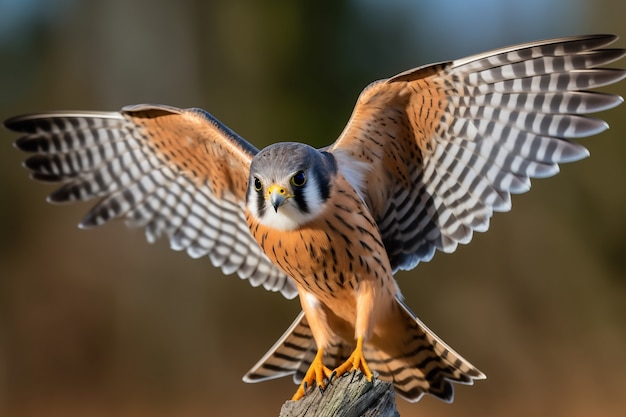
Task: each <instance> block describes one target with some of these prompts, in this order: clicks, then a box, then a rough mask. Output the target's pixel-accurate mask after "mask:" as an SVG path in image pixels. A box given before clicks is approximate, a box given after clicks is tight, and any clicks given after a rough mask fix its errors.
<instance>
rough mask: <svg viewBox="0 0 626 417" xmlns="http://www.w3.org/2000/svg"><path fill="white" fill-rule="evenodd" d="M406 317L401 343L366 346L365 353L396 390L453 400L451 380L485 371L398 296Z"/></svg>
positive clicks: (466, 380) (467, 379)
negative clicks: (382, 346) (430, 326)
mask: <svg viewBox="0 0 626 417" xmlns="http://www.w3.org/2000/svg"><path fill="white" fill-rule="evenodd" d="M397 302H398V305H399V307H400V309H401V313H402V316H403V318H404V320H405V334H404V337H402V338H401V340H402V341H403V343H400V344H396V345H395V346H396V348H395V349H394V348H385V349H381V348H376V347H375V346H373V345H368V346H366V350H365V357H366V359H367V362H368V364H369V366H370V369H371V370H372V371H375V372H376V373H378V376H379V378H380V379H383V380H388V381H393V384H394V387H395V389H396V392H397V393H398V394H399V395H401V396H402V397H403V398H405V399H406V400H408V401H411V402H416V401H419V399H420V398H421V397H422V396H423V395H424V394H430V395H433V396H435V397H437V398H439V399H441V400H443V401H446V402H452V400H453V398H454V390H453V387H452V383H453V382H455V383H461V384H472V383H473V381H474V380H477V379H484V378H485V375H484V374H483V373H482V372H481V371H479V370H478V369H477V368H476V367H474V366H473V365H472V364H470V363H469V362H468V361H467V360H465V359H464V358H463V357H461V356H460V355H459V354H458V353H456V352H455V351H454V350H452V348H450V347H449V346H448V345H446V343H444V342H443V341H442V340H441V339H440V338H439V337H437V336H436V335H435V334H434V333H433V332H431V331H430V330H429V329H428V327H426V326H425V325H424V324H423V323H422V322H421V321H420V320H419V319H418V318H417V317H416V316H415V314H414V313H413V312H412V311H411V310H410V309H409V308H408V307H407V306H406V304H404V302H403V301H402V300H400V299H397Z"/></svg>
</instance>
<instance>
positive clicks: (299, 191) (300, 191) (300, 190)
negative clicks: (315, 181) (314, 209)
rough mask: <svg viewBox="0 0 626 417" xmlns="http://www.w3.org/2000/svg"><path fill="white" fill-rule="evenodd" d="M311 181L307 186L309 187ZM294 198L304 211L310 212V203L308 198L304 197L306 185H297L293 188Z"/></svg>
mask: <svg viewBox="0 0 626 417" xmlns="http://www.w3.org/2000/svg"><path fill="white" fill-rule="evenodd" d="M310 184H311V183H309V184H306V185H305V187H309V186H310ZM293 199H294V200H295V201H296V204H297V205H298V208H299V209H300V211H302V212H303V213H308V212H309V205H308V204H307V202H306V198H305V197H304V187H296V188H295V189H294V190H293Z"/></svg>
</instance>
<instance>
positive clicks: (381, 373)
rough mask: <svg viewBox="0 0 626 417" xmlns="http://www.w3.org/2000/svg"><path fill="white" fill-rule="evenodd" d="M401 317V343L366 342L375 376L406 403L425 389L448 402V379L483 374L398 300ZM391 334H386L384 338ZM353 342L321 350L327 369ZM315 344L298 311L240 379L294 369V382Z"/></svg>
mask: <svg viewBox="0 0 626 417" xmlns="http://www.w3.org/2000/svg"><path fill="white" fill-rule="evenodd" d="M397 302H398V307H399V309H400V314H401V316H402V321H403V323H401V327H402V329H403V334H404V337H402V338H398V337H397V335H395V337H393V339H394V340H399V341H400V342H401V343H395V344H393V345H392V344H389V343H386V342H387V341H386V340H381V339H380V338H378V340H377V338H374V339H373V340H372V343H366V345H365V348H364V354H365V358H366V361H367V363H368V365H369V367H370V369H371V370H372V371H374V372H375V373H376V374H377V376H378V377H379V378H380V379H382V380H386V381H392V382H393V384H394V388H395V390H396V392H397V393H398V394H399V395H400V396H402V397H404V398H405V399H406V400H408V401H411V402H416V401H418V400H419V399H420V398H421V397H422V395H424V394H430V395H433V396H435V397H437V398H439V399H441V400H443V401H446V402H452V400H453V397H454V390H453V388H452V382H456V383H462V384H472V383H473V381H474V380H477V379H484V378H485V375H484V374H483V373H482V372H480V371H479V370H478V369H476V368H475V367H474V366H472V365H471V364H470V363H469V362H468V361H466V360H465V359H463V358H462V357H461V356H460V355H458V354H457V353H456V352H455V351H454V350H452V349H451V348H450V347H448V345H446V344H445V343H444V342H443V341H442V340H441V339H439V338H438V337H437V336H436V335H435V334H434V333H433V332H431V331H430V330H429V329H428V328H427V327H426V326H425V325H424V324H423V323H422V322H421V321H420V320H419V319H418V318H417V317H416V316H415V314H414V313H413V312H412V311H411V310H410V309H409V308H408V307H407V306H406V305H405V304H404V302H403V301H401V300H400V299H397ZM389 339H391V338H389ZM353 349H354V343H353V342H352V343H345V342H338V343H335V344H333V345H332V346H331V347H330V348H328V349H326V352H325V356H324V363H325V364H326V366H328V367H329V368H331V369H334V368H336V367H337V366H339V365H340V364H341V363H343V362H344V361H345V360H346V359H347V358H348V356H350V353H352V350H353ZM316 352H317V347H316V345H315V340H313V334H312V332H311V329H310V327H309V325H308V323H307V321H306V317H305V316H304V312H301V313H300V314H299V315H298V317H297V318H296V319H295V321H294V322H293V323H292V324H291V326H289V328H288V329H287V331H285V333H284V334H283V335H282V336H281V338H280V339H279V340H278V341H277V342H276V343H275V344H274V346H272V347H271V348H270V350H269V351H268V352H267V353H266V354H265V355H264V356H263V358H261V360H259V362H257V363H256V365H254V366H253V367H252V369H251V370H250V371H249V372H248V373H247V374H246V375H245V376H244V377H243V380H244V381H245V382H261V381H266V380H269V379H274V378H280V377H283V376H287V375H292V374H293V379H294V382H295V383H297V384H299V383H300V382H301V381H302V378H303V377H304V374H305V373H306V371H307V370H308V368H309V366H310V365H311V362H312V361H313V358H314V357H315V354H316Z"/></svg>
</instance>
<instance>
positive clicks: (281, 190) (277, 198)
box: [266, 184, 293, 212]
mask: <svg viewBox="0 0 626 417" xmlns="http://www.w3.org/2000/svg"><path fill="white" fill-rule="evenodd" d="M291 197H293V195H291V194H289V193H287V190H286V189H285V187H282V186H280V185H276V184H273V185H271V186H270V187H269V188H268V189H267V197H266V198H267V199H268V200H269V201H270V204H271V205H272V207H274V211H276V212H278V207H280V206H282V205H283V204H285V203H286V202H287V200H288V199H290V198H291Z"/></svg>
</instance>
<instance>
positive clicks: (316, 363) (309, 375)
mask: <svg viewBox="0 0 626 417" xmlns="http://www.w3.org/2000/svg"><path fill="white" fill-rule="evenodd" d="M323 357H324V351H323V349H318V350H317V354H316V355H315V359H313V362H311V366H309V369H308V371H306V374H304V378H302V382H301V383H300V386H299V387H298V390H297V391H296V393H295V394H294V395H293V397H292V398H291V400H292V401H296V400H299V399H300V398H302V397H304V395H305V394H306V393H307V391H308V389H309V388H310V387H312V386H314V385H317V386H318V387H319V388H320V389H321V390H323V389H324V388H326V382H327V381H328V380H330V376H331V375H332V371H331V370H330V369H328V368H327V367H325V366H324V363H323V362H322V358H323Z"/></svg>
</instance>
